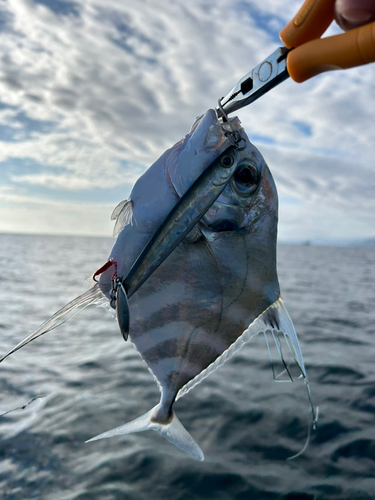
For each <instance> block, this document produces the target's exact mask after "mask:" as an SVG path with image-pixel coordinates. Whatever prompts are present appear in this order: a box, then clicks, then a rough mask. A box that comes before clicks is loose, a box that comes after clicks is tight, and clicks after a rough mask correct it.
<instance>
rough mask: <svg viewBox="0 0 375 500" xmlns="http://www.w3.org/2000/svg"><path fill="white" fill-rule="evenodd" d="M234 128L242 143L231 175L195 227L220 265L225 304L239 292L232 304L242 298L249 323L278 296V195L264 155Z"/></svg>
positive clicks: (244, 134)
mask: <svg viewBox="0 0 375 500" xmlns="http://www.w3.org/2000/svg"><path fill="white" fill-rule="evenodd" d="M238 130H239V132H240V133H241V136H242V137H243V139H244V140H245V141H246V147H245V149H244V150H243V151H241V153H240V154H241V157H240V161H239V163H238V166H237V169H236V171H235V172H234V175H233V177H232V178H231V180H230V182H229V183H228V185H227V186H226V188H225V189H224V191H223V193H222V194H221V195H220V197H219V198H218V199H217V200H216V202H215V203H214V204H213V205H212V207H211V208H210V209H209V210H208V211H207V212H206V214H205V215H204V217H203V218H202V219H201V221H200V223H199V229H200V231H201V232H202V233H203V235H204V236H205V238H206V239H207V241H208V242H209V244H210V246H211V249H212V251H213V253H214V255H215V259H216V261H217V262H218V264H219V267H220V272H221V275H222V277H223V279H222V280H223V283H225V285H224V286H225V287H226V290H227V292H226V293H227V303H228V304H229V303H231V301H232V300H234V297H238V296H240V294H242V295H241V297H242V298H241V299H239V301H238V302H237V303H238V304H239V303H240V302H241V301H242V299H243V304H242V306H241V308H242V311H243V315H244V318H246V321H252V320H253V319H254V318H255V317H257V315H258V314H260V313H261V312H262V311H264V310H265V309H266V308H267V307H268V306H270V305H271V304H272V303H273V302H275V301H276V300H277V299H278V298H279V295H280V288H279V282H278V277H277V262H276V246H277V223H278V196H277V191H276V186H275V183H274V180H273V177H272V174H271V172H270V169H269V168H268V166H267V163H266V162H265V160H264V158H263V156H262V155H261V153H260V152H259V151H258V149H257V148H256V147H255V146H254V145H253V144H252V143H251V142H250V140H249V138H248V137H247V135H246V133H245V131H244V130H243V129H242V128H238ZM242 290H243V291H242ZM250 304H251V306H250ZM248 314H249V316H247V315H248Z"/></svg>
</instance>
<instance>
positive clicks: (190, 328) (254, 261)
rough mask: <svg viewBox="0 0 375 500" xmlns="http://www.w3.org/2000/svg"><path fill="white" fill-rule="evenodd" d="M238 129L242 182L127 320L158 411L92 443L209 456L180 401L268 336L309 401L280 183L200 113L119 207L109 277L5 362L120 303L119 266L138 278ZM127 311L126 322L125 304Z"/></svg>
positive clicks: (234, 122)
mask: <svg viewBox="0 0 375 500" xmlns="http://www.w3.org/2000/svg"><path fill="white" fill-rule="evenodd" d="M230 128H234V129H235V130H237V131H238V132H239V133H240V134H241V136H242V138H243V139H244V140H245V141H246V148H245V149H244V150H242V151H241V152H239V153H237V154H238V158H236V168H235V172H234V175H233V177H232V178H231V180H230V182H229V183H228V184H227V186H226V187H225V189H224V191H223V192H222V194H221V195H220V196H219V197H218V198H217V200H216V201H215V202H214V204H213V205H212V206H211V208H209V210H208V211H207V212H206V213H205V215H204V216H203V217H202V218H201V220H200V221H199V222H198V224H197V225H195V227H194V228H193V229H192V230H191V231H190V232H189V234H188V235H187V236H186V237H185V238H184V239H183V241H182V242H181V243H180V244H179V245H178V246H177V247H176V248H175V249H174V251H173V252H172V253H171V254H170V255H169V256H168V258H167V259H166V260H164V262H163V263H162V264H161V265H160V266H159V267H158V268H157V269H156V270H155V271H154V272H153V274H152V275H151V276H150V277H149V279H148V280H147V281H146V282H144V283H143V284H142V286H141V287H140V288H139V289H138V290H137V291H136V293H134V294H133V295H132V296H131V297H129V308H130V313H129V317H128V318H127V319H126V321H125V323H126V322H127V321H130V325H129V335H130V340H131V341H132V342H133V344H134V345H135V347H136V349H137V350H138V351H139V353H140V355H141V357H142V358H143V359H144V361H145V362H146V363H147V365H148V367H149V369H150V371H151V372H152V374H153V375H154V377H155V379H156V381H157V383H158V385H159V388H160V391H161V400H160V403H159V404H158V405H157V406H156V407H154V408H153V409H151V410H150V411H149V412H148V413H146V414H145V415H143V416H141V417H139V418H137V419H136V420H133V421H132V422H130V423H128V424H125V425H123V426H121V427H118V428H115V429H112V430H110V431H107V432H105V433H103V434H100V435H99V436H96V437H94V438H92V439H91V440H90V441H93V440H97V439H102V438H107V437H111V436H115V435H120V434H127V433H130V432H140V431H143V430H148V429H152V430H156V431H158V432H159V433H160V434H161V435H162V436H164V437H165V438H166V439H167V440H169V441H170V442H172V443H173V444H175V445H176V446H178V447H179V448H181V449H183V450H185V451H186V452H188V453H190V454H191V455H193V456H194V457H196V458H198V459H200V460H203V458H204V455H203V452H202V450H201V449H200V447H199V446H198V445H197V443H196V442H195V441H194V439H193V438H192V436H191V435H190V434H189V433H188V432H187V430H186V429H185V428H184V427H183V426H182V424H181V422H180V421H179V419H178V418H177V416H176V415H175V413H174V411H173V403H174V401H175V400H176V399H177V398H178V397H181V396H182V395H184V394H186V393H187V392H188V391H189V390H190V389H192V388H193V387H194V386H195V385H196V384H198V383H199V382H201V381H202V380H203V379H204V378H205V377H206V376H208V375H209V374H210V373H212V372H213V371H214V370H216V369H217V368H218V367H219V366H221V365H222V364H223V363H225V361H226V360H227V359H229V358H230V357H231V356H232V355H233V354H234V353H235V352H236V351H238V350H239V349H240V348H241V347H242V345H243V344H244V343H246V342H248V341H249V340H250V338H252V337H253V336H254V335H256V334H258V333H261V332H262V333H264V334H266V333H271V335H272V338H273V339H274V341H275V343H276V347H277V349H278V351H279V354H280V356H281V358H282V359H283V355H282V351H281V343H280V338H281V337H284V338H285V340H286V342H287V345H288V346H289V348H290V350H291V352H292V354H293V356H294V359H295V361H296V363H297V365H298V367H299V369H300V372H301V374H302V376H303V378H304V380H305V382H306V385H307V389H308V393H309V387H308V383H307V376H306V371H305V367H304V363H303V358H302V354H301V350H300V346H299V342H298V339H297V336H296V332H295V330H294V326H293V323H292V321H291V319H290V317H289V315H288V313H287V311H286V309H285V307H284V304H283V301H282V299H281V296H280V289H279V283H278V278H277V271H276V238H277V212H278V200H277V192H276V188H275V185H274V181H273V179H272V175H271V173H270V171H269V169H268V167H267V165H266V163H265V161H264V159H263V158H262V156H261V154H260V153H259V151H258V150H257V149H256V148H255V147H254V146H253V145H252V144H251V143H250V141H249V140H248V138H247V136H246V134H245V132H244V130H243V129H242V128H241V126H240V122H239V120H238V119H237V118H234V119H231V124H230V125H229V124H222V123H220V122H219V121H218V119H217V116H216V113H215V112H214V111H213V110H209V111H208V112H207V113H206V114H205V115H203V117H200V118H199V119H198V120H197V121H196V122H195V123H194V125H193V127H192V130H191V131H190V133H189V134H188V135H187V136H186V137H185V138H184V139H182V140H181V141H180V142H179V143H177V144H176V145H175V146H173V147H172V148H171V149H170V150H168V151H166V152H165V153H164V154H163V155H162V156H161V157H160V158H159V160H157V162H156V163H154V164H153V165H152V166H151V167H150V168H149V169H148V170H147V172H146V173H145V174H144V175H143V176H142V177H141V178H140V179H139V180H138V181H137V182H136V184H135V186H134V188H133V190H132V192H131V195H130V199H129V200H126V201H124V202H121V203H120V204H119V205H118V206H117V207H116V209H115V210H114V212H113V214H112V218H113V219H116V224H115V230H114V234H115V235H117V240H116V243H115V245H114V247H113V250H112V252H111V255H110V261H109V262H110V263H113V266H109V265H108V266H106V267H105V268H103V269H102V270H103V272H102V273H101V276H100V280H99V283H98V284H96V285H94V286H93V287H92V288H91V289H90V290H88V292H86V293H85V294H83V295H81V296H80V297H78V298H77V299H75V300H74V301H72V302H71V303H70V304H67V306H65V307H64V308H63V309H61V310H60V311H58V312H57V313H56V314H55V315H54V316H53V317H52V318H50V319H49V320H48V321H47V322H45V323H44V324H43V325H41V327H39V328H38V330H36V331H35V332H33V333H32V334H31V335H29V336H28V337H27V338H26V339H25V340H24V341H22V342H21V343H20V344H18V345H17V346H16V347H15V348H14V349H12V351H10V352H9V353H8V354H6V355H5V356H4V357H3V358H2V359H1V360H0V361H2V360H3V359H5V358H6V357H7V356H8V355H10V354H11V353H12V352H14V351H15V350H17V349H19V348H20V347H22V346H23V345H25V344H26V343H28V342H30V341H31V340H34V339H35V338H37V337H38V336H40V335H42V334H43V333H46V332H47V331H49V330H51V329H53V328H56V327H57V326H59V324H61V323H63V322H65V321H66V320H67V319H68V318H69V317H71V316H73V315H74V314H76V313H77V312H78V311H79V310H81V309H82V308H84V307H86V306H87V305H89V304H91V303H97V304H98V303H103V302H104V301H105V302H107V303H108V300H109V301H111V300H112V299H113V297H111V290H112V287H113V278H114V276H113V274H114V273H113V271H114V267H115V271H116V274H117V276H121V277H123V278H125V277H127V276H129V273H130V271H131V269H132V267H133V265H134V262H135V261H136V260H137V258H138V256H139V255H140V254H141V252H142V250H143V249H144V248H145V246H146V245H147V243H148V242H149V240H150V238H151V237H152V236H153V234H155V232H157V231H158V229H159V228H160V226H161V225H162V224H163V222H164V221H166V220H168V221H170V219H168V214H170V213H171V211H172V210H173V208H174V207H175V206H176V204H177V203H178V200H180V199H181V197H183V196H184V194H185V193H186V192H187V191H188V190H189V189H190V188H191V186H192V185H193V183H194V182H195V181H196V180H197V179H198V178H199V176H200V175H201V174H202V173H203V172H205V170H206V169H207V167H208V166H209V165H211V164H212V163H213V162H214V161H215V159H217V157H218V156H219V155H220V154H221V153H222V152H223V151H224V150H226V149H227V148H228V146H230V142H229V140H228V138H227V132H228V131H230ZM146 267H147V266H146ZM125 281H126V280H125ZM124 292H126V290H124ZM118 297H121V294H120V295H118ZM119 300H123V299H121V298H120V299H119ZM122 304H123V303H122ZM112 305H113V304H112ZM120 306H121V307H118V308H117V313H118V315H119V316H121V315H122V314H124V310H127V307H128V306H127V304H126V305H121V304H120ZM126 314H127V313H126ZM118 319H119V323H120V325H121V321H123V318H121V317H119V318H118ZM126 328H127V327H126ZM126 328H125V329H126ZM266 338H267V337H266Z"/></svg>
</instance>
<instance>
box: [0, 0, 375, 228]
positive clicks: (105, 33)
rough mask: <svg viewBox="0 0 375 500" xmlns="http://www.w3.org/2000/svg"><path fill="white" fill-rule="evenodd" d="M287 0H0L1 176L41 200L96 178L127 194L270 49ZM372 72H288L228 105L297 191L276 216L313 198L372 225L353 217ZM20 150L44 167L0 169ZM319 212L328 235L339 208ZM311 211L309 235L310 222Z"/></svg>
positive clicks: (361, 202) (362, 205) (361, 203)
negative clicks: (292, 76) (298, 76)
mask: <svg viewBox="0 0 375 500" xmlns="http://www.w3.org/2000/svg"><path fill="white" fill-rule="evenodd" d="M299 6H300V2H299V1H297V0H295V1H291V2H287V4H285V5H284V4H283V5H282V8H281V3H280V0H264V1H263V2H261V3H260V4H259V2H255V0H235V1H232V0H216V1H213V0H191V1H190V2H183V1H182V0H180V1H175V2H170V1H169V0H156V1H155V0H153V1H151V0H144V1H143V2H141V3H140V2H118V0H106V1H104V0H87V1H86V2H73V1H63V0H34V1H33V0H17V1H15V0H13V1H9V2H8V3H1V4H0V18H1V19H2V23H1V24H0V30H1V35H2V44H1V47H0V57H1V65H0V95H1V103H0V146H1V147H0V162H1V165H2V166H4V167H3V168H4V169H5V165H6V170H4V172H6V174H4V176H3V182H4V183H5V184H7V185H9V186H10V187H13V188H16V189H17V190H20V189H23V190H24V191H25V192H26V193H27V195H28V196H30V197H32V196H40V190H39V191H38V190H36V187H38V186H39V187H40V188H43V189H44V190H45V191H44V192H46V190H47V189H49V190H50V198H52V197H53V196H60V197H61V198H63V197H64V196H63V191H64V190H65V191H66V193H68V192H71V191H72V190H74V191H76V192H77V193H78V192H83V191H85V192H86V193H88V192H90V191H91V190H93V191H92V192H93V195H92V196H93V198H92V201H93V203H95V198H94V191H95V190H96V189H102V190H103V191H106V190H107V192H108V196H110V193H112V191H111V190H112V189H113V188H114V187H115V186H123V190H124V197H126V195H127V194H128V192H129V189H130V186H131V184H132V183H133V182H134V180H135V179H136V177H138V175H140V173H141V172H142V171H143V170H144V169H145V168H146V167H147V166H149V165H150V164H151V163H152V162H153V161H155V159H156V158H157V157H158V156H159V155H160V154H161V153H163V151H164V150H165V149H167V148H168V147H170V146H171V145H172V144H173V143H174V142H176V141H177V140H179V139H180V138H181V137H182V136H183V135H184V134H185V133H186V132H187V131H188V130H189V128H190V125H191V123H192V122H193V121H194V118H195V116H197V115H199V114H202V113H203V112H204V111H205V110H206V109H207V108H209V107H214V106H215V105H216V102H217V98H218V97H220V96H222V95H224V94H226V92H227V91H228V90H229V89H230V88H231V87H232V86H233V84H234V83H235V82H236V81H237V79H238V78H240V77H242V76H243V75H244V74H245V73H246V72H247V71H249V70H250V69H251V68H252V67H253V66H255V65H256V64H258V63H259V62H260V61H261V60H262V59H263V58H264V57H266V56H267V55H268V54H269V53H271V52H272V51H273V50H274V49H275V48H276V46H277V45H276V44H277V32H278V31H279V30H280V29H281V27H282V26H283V25H285V24H286V22H288V21H289V19H290V18H291V17H292V16H293V14H294V13H295V12H297V10H298V8H299ZM337 31H338V30H337V29H331V33H335V32H337ZM373 77H374V67H373V65H369V66H367V67H363V68H357V69H353V70H351V71H344V72H343V71H342V72H335V73H330V74H326V75H322V76H319V77H317V78H315V79H313V80H311V81H308V82H305V83H304V84H302V85H297V84H296V83H294V82H293V81H291V80H289V81H286V82H285V83H283V84H282V85H280V86H279V87H278V88H276V89H274V90H272V91H271V92H270V93H269V94H267V96H265V97H264V98H263V99H260V100H259V101H257V102H256V103H254V104H252V105H251V106H249V107H248V108H247V109H244V110H241V111H240V112H239V116H240V118H241V120H242V122H243V124H244V126H245V128H246V130H247V132H248V133H249V136H250V138H252V140H253V141H254V143H255V144H256V145H258V146H259V148H260V149H261V150H262V151H263V152H264V153H265V156H266V158H267V160H268V162H269V165H270V168H271V170H272V171H273V173H274V175H275V178H276V180H277V183H278V188H279V191H280V194H281V204H282V207H283V203H284V201H283V200H286V199H287V198H289V199H295V200H298V205H288V204H287V203H286V205H285V210H284V211H282V213H288V214H294V215H295V217H296V219H293V217H294V215H293V217H292V215H291V216H290V217H289V216H288V218H285V219H281V224H284V225H286V226H288V227H293V228H294V227H295V225H296V224H297V225H298V222H296V221H298V217H299V216H298V214H299V213H301V214H302V212H303V211H304V210H315V211H316V208H317V207H321V206H326V207H327V210H328V208H329V207H334V208H332V210H335V211H336V210H337V214H339V213H342V214H345V213H347V212H348V211H351V214H352V215H351V217H352V218H353V220H357V221H359V220H361V223H360V224H359V225H358V227H361V228H362V229H361V231H362V232H363V234H366V231H367V233H369V232H371V231H372V227H373V225H374V221H372V219H371V216H370V215H368V216H367V217H366V218H365V219H363V218H362V219H361V217H363V214H364V213H365V212H366V210H373V208H374V207H373V202H372V199H373V192H374V191H373V187H374V174H373V172H374V166H373V151H374V146H373V145H374V144H375V127H374V126H373V116H374V111H375V101H374V98H373V96H374V90H375V84H374V78H373ZM20 159H22V160H23V161H24V162H27V161H28V162H34V164H35V165H41V166H42V167H43V168H38V169H37V170H36V171H32V170H30V168H28V169H26V168H25V170H24V171H22V169H21V170H20V169H18V170H17V172H16V173H15V172H12V169H11V166H12V165H16V164H17V161H20ZM54 192H55V195H54V194H53V193H54ZM57 192H58V194H57ZM37 193H39V194H37ZM95 193H96V191H95ZM117 201H119V200H113V204H115V203H116V202H117ZM3 202H4V201H3ZM314 207H315V208H314ZM329 210H331V208H329ZM329 210H328V212H327V213H329V214H331V215H327V216H326V221H325V224H324V227H327V228H326V229H324V231H325V232H327V234H328V233H329V223H330V222H329V221H330V220H331V222H332V225H333V226H334V227H336V228H337V227H338V225H337V220H338V218H339V215H334V214H333V212H332V211H329ZM340 211H341V212H340ZM303 213H305V212H303ZM316 213H317V211H316ZM335 214H336V212H335ZM330 217H331V219H330ZM292 219H293V220H294V222H292ZM314 220H315V222H314V224H313V225H311V232H312V233H314V234H315V233H317V232H319V231H320V230H321V227H319V221H318V219H317V218H315V219H314ZM363 220H366V221H367V222H366V224H367V225H366V224H365V225H364V223H363V222H362V221H363ZM41 224H42V225H43V222H41ZM72 224H73V225H74V220H72ZM299 224H300V227H301V230H302V229H303V230H304V231H305V229H306V224H305V223H304V221H303V220H302V219H301V220H300V223H299ZM4 227H5V226H4V225H0V230H5V229H4ZM6 227H8V226H6ZM17 227H19V226H17ZM72 227H73V226H72ZM318 230H319V231H318ZM343 231H344V227H343ZM347 232H348V235H350V234H349V233H350V228H349V227H348V229H347Z"/></svg>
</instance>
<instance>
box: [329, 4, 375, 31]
mask: <svg viewBox="0 0 375 500" xmlns="http://www.w3.org/2000/svg"><path fill="white" fill-rule="evenodd" d="M335 19H336V22H337V24H338V25H339V26H340V27H341V28H342V29H343V30H345V31H348V30H350V29H352V28H357V27H358V26H362V25H363V24H368V23H370V22H371V21H375V0H336V3H335Z"/></svg>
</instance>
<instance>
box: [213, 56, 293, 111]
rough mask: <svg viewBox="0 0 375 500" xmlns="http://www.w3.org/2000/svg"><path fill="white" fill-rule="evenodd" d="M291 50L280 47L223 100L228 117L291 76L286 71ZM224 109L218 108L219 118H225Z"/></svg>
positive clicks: (222, 106) (238, 83) (242, 79)
mask: <svg viewBox="0 0 375 500" xmlns="http://www.w3.org/2000/svg"><path fill="white" fill-rule="evenodd" d="M288 52H289V50H288V49H287V48H286V47H280V48H278V49H277V50H275V52H273V53H272V54H271V55H270V56H269V57H267V59H265V60H264V61H262V62H261V63H260V64H258V66H256V67H255V68H254V69H252V70H251V71H250V72H249V73H247V74H246V75H245V76H244V77H243V78H241V80H239V81H238V82H237V84H236V85H235V86H234V87H233V89H232V90H231V91H230V92H229V93H228V94H227V95H226V96H225V97H223V98H222V99H221V108H222V109H223V110H224V111H225V113H226V114H227V115H228V114H229V113H233V111H236V110H237V109H240V108H243V107H244V106H247V105H248V104H250V103H251V102H253V101H256V100H257V99H259V97H261V96H262V95H264V94H265V93H266V92H268V91H269V90H271V89H272V88H273V87H275V86H276V85H278V84H279V83H281V82H283V81H284V80H286V79H287V78H288V76H289V74H288V71H287V69H286V56H287V54H288ZM222 109H220V107H219V106H218V107H217V108H216V112H217V114H218V117H219V118H221V117H223V116H224V114H223V112H222Z"/></svg>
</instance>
